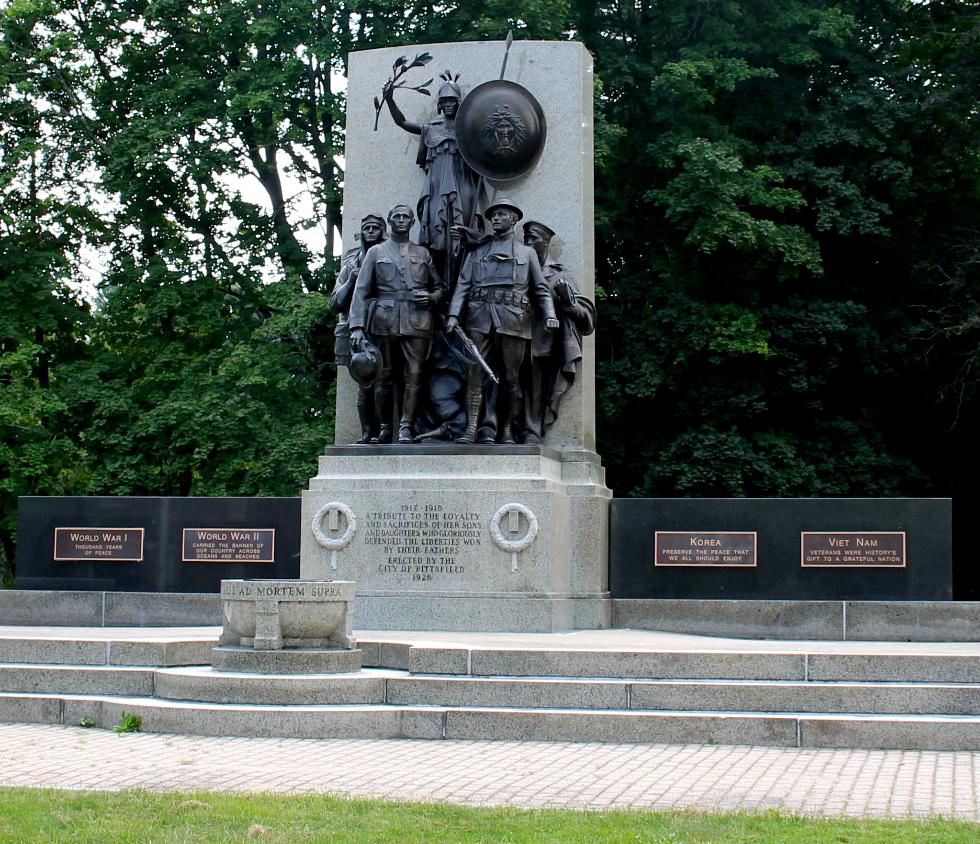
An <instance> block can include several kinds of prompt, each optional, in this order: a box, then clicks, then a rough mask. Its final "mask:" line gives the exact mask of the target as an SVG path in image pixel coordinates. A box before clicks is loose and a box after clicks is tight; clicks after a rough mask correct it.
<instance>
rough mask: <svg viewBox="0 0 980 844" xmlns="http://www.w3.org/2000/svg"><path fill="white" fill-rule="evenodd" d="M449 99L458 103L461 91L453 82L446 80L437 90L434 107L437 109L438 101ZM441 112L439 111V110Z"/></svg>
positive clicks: (461, 94) (461, 96)
mask: <svg viewBox="0 0 980 844" xmlns="http://www.w3.org/2000/svg"><path fill="white" fill-rule="evenodd" d="M443 99H451V100H456V101H457V102H459V101H460V100H462V99H463V89H462V88H460V87H459V85H458V84H457V83H456V82H454V81H453V80H451V79H450V80H448V81H446V82H443V83H442V85H441V86H440V88H439V93H438V94H437V95H436V107H437V108H438V103H439V100H443ZM440 111H441V109H440Z"/></svg>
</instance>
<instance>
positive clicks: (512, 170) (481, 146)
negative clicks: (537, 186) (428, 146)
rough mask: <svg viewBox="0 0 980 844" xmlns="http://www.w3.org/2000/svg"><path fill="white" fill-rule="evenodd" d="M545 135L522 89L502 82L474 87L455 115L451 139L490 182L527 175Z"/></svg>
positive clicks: (533, 103) (540, 115) (538, 111)
mask: <svg viewBox="0 0 980 844" xmlns="http://www.w3.org/2000/svg"><path fill="white" fill-rule="evenodd" d="M546 135H547V129H546V126H545V120H544V111H543V110H542V109H541V105H540V103H538V101H537V100H536V99H535V98H534V96H533V95H532V94H531V92H530V91H528V90H527V89H526V88H524V87H523V86H521V85H518V84H517V83H516V82H508V81H507V80H504V79H497V80H494V81H492V82H484V83H483V84H482V85H477V86H476V87H475V88H474V89H473V90H472V91H470V92H469V94H467V95H466V97H465V98H464V99H463V101H462V103H460V106H459V112H458V113H457V114H456V139H457V142H458V144H459V151H460V153H461V154H462V156H463V159H464V160H465V161H466V163H467V164H469V165H470V167H472V168H473V170H475V171H476V172H477V173H479V174H480V175H481V176H484V177H486V178H488V179H493V180H495V181H500V182H506V181H510V180H511V179H517V178H519V177H520V176H523V175H525V174H526V173H528V172H530V171H531V170H532V169H533V167H534V165H535V164H536V163H537V161H538V158H539V157H540V156H541V151H542V150H543V149H544V144H545V138H546Z"/></svg>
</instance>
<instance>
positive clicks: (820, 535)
mask: <svg viewBox="0 0 980 844" xmlns="http://www.w3.org/2000/svg"><path fill="white" fill-rule="evenodd" d="M800 564H801V565H802V566H803V568H905V531H883V532H882V531H878V532H872V531H852V532H846V531H845V532H830V531H814V532H804V533H801V534H800Z"/></svg>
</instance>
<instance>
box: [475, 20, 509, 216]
mask: <svg viewBox="0 0 980 844" xmlns="http://www.w3.org/2000/svg"><path fill="white" fill-rule="evenodd" d="M504 43H505V44H506V46H505V48H504V60H503V62H501V64H500V78H501V79H503V78H504V74H505V73H506V72H507V58H508V56H510V45H511V44H513V43H514V30H513V29H512V30H510V31H509V32H508V33H507V40H506V41H505V42H504ZM485 187H486V179H484V178H483V176H482V174H481V176H480V178H479V180H478V181H477V183H476V196H475V197H474V199H473V213H472V215H471V216H470V222H469V227H470V228H473V224H474V223H475V222H476V206H477V205H478V204H479V202H480V194H482V193H483V191H484V190H485Z"/></svg>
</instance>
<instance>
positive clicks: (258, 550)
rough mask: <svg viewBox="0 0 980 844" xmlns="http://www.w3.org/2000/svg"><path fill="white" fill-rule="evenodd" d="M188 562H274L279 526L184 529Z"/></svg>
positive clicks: (184, 557)
mask: <svg viewBox="0 0 980 844" xmlns="http://www.w3.org/2000/svg"><path fill="white" fill-rule="evenodd" d="M180 558H181V560H182V561H183V562H185V563H274V562H275V561H276V531H275V528H184V536H183V542H182V544H181V554H180Z"/></svg>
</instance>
